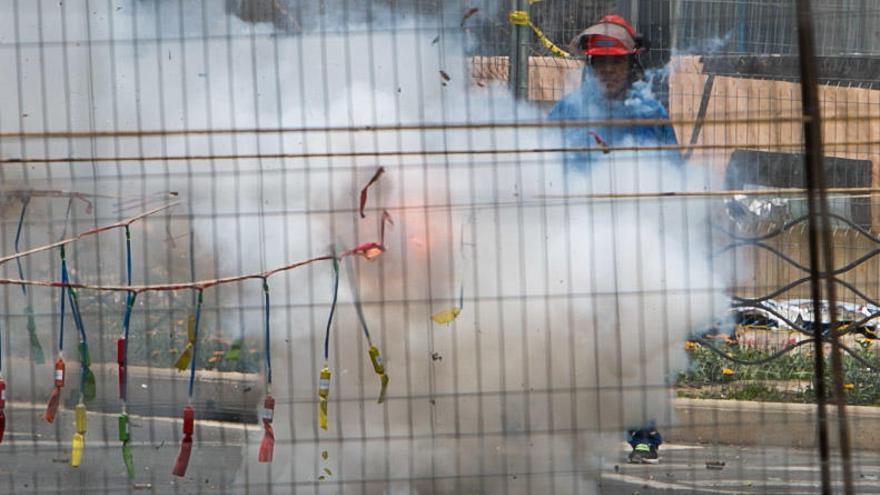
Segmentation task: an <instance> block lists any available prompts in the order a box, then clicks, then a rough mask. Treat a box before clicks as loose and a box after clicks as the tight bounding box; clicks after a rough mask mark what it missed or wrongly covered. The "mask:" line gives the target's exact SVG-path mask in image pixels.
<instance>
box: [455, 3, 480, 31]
mask: <svg viewBox="0 0 880 495" xmlns="http://www.w3.org/2000/svg"><path fill="white" fill-rule="evenodd" d="M479 11H480V9H478V8H477V7H471V8H469V9H467V10H465V11H464V15H463V16H462V17H461V24H460V26H461V27H462V28H464V23H465V21H467V20H468V19H470V18H471V17H473V16H474V14H476V13H477V12H479Z"/></svg>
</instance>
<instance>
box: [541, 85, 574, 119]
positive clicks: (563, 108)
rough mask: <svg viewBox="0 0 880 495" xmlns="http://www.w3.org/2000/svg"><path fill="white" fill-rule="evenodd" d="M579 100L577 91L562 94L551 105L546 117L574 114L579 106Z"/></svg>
mask: <svg viewBox="0 0 880 495" xmlns="http://www.w3.org/2000/svg"><path fill="white" fill-rule="evenodd" d="M580 100H581V97H580V94H579V92H578V91H574V92H571V93H569V94H567V95H565V96H563V97H562V98H561V99H560V100H559V101H557V102H556V104H555V105H553V108H552V109H551V110H550V114H549V115H548V117H549V118H551V119H565V118H568V117H573V116H576V114H577V110H578V108H579V107H580Z"/></svg>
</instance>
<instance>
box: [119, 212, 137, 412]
mask: <svg viewBox="0 0 880 495" xmlns="http://www.w3.org/2000/svg"><path fill="white" fill-rule="evenodd" d="M125 271H126V280H127V282H128V286H129V287H131V230H130V229H129V228H128V225H126V226H125ZM135 298H137V292H128V293H127V295H126V298H125V316H123V317H122V336H123V340H124V341H125V343H124V349H123V351H122V352H123V356H122V362H123V365H124V366H127V365H128V329H129V327H130V324H131V312H132V310H133V309H134V300H135ZM127 398H128V374H127V373H126V374H125V376H124V377H123V379H122V400H126V399H127Z"/></svg>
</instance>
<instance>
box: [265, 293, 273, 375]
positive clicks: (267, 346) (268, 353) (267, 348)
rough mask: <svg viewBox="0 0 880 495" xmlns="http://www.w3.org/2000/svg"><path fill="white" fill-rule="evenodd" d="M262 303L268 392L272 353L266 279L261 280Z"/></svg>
mask: <svg viewBox="0 0 880 495" xmlns="http://www.w3.org/2000/svg"><path fill="white" fill-rule="evenodd" d="M263 301H264V309H263V329H264V332H265V335H264V337H263V346H264V349H265V355H266V357H265V360H266V389H267V390H268V389H269V388H270V387H271V386H272V353H271V344H270V341H269V339H270V332H269V310H270V308H271V306H270V305H269V280H268V279H266V278H264V279H263Z"/></svg>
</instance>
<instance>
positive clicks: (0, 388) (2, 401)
mask: <svg viewBox="0 0 880 495" xmlns="http://www.w3.org/2000/svg"><path fill="white" fill-rule="evenodd" d="M5 409H6V381H5V380H3V378H2V377H0V443H3V434H4V433H5V432H6V412H5Z"/></svg>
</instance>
